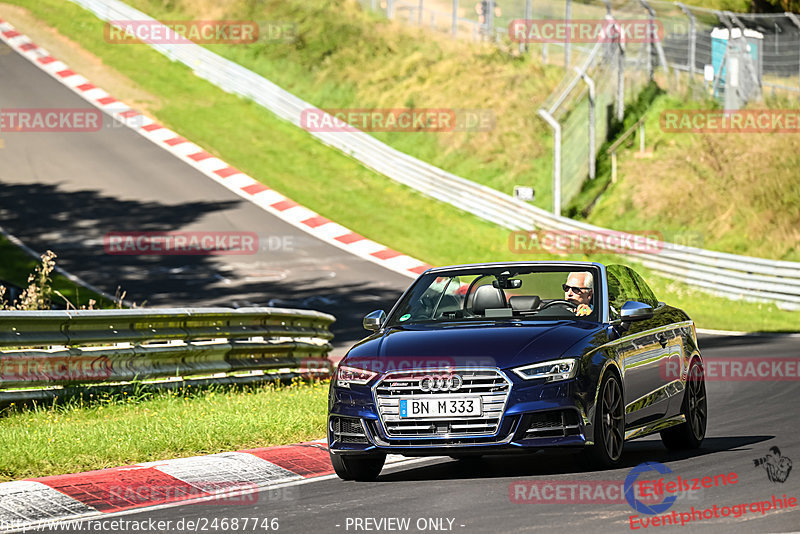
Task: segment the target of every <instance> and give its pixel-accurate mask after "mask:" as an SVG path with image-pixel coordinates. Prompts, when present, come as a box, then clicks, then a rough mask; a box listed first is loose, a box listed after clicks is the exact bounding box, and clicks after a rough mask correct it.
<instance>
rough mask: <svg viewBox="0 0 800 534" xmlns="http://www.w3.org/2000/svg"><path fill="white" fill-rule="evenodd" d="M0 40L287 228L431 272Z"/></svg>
mask: <svg viewBox="0 0 800 534" xmlns="http://www.w3.org/2000/svg"><path fill="white" fill-rule="evenodd" d="M0 40H2V41H3V42H5V43H6V44H8V46H10V47H11V48H13V49H14V50H16V51H17V52H19V53H20V54H21V55H22V56H23V57H25V58H27V59H28V60H30V61H31V62H32V63H33V64H35V65H36V66H37V67H39V68H41V69H42V70H44V71H45V72H47V73H48V74H50V75H51V76H52V77H53V78H55V79H56V80H58V81H59V82H61V83H62V84H63V85H65V86H67V87H69V88H70V89H72V91H74V92H75V93H77V94H78V95H80V96H81V97H82V98H84V99H85V100H86V101H88V102H89V103H91V104H92V105H94V106H95V107H97V108H99V109H100V110H102V111H103V112H105V113H107V114H108V115H110V116H111V117H113V118H114V119H116V120H117V121H119V122H120V123H122V124H124V125H126V126H127V127H129V128H131V129H132V130H134V131H136V132H138V133H139V134H141V135H142V136H144V137H145V138H147V139H149V140H150V141H152V142H153V143H155V144H156V145H158V146H160V147H161V148H163V149H165V150H167V151H168V152H170V153H172V154H173V155H174V156H176V157H177V158H179V159H181V160H182V161H184V162H185V163H187V164H189V165H191V166H192V167H194V168H195V169H197V170H198V171H200V172H201V173H203V174H204V175H206V176H208V177H209V178H211V179H212V180H214V181H216V182H218V183H220V184H222V185H223V186H224V187H226V188H228V189H229V190H231V191H233V192H234V193H236V194H237V195H239V196H240V197H242V198H244V199H247V200H248V201H250V202H253V203H254V204H256V205H257V206H259V207H261V208H262V209H264V210H266V211H268V212H269V213H271V214H273V215H275V216H277V217H279V218H280V219H282V220H284V221H286V222H287V223H289V224H291V225H293V226H295V227H297V228H299V229H301V230H303V231H305V232H307V233H309V234H311V235H313V236H314V237H316V238H318V239H321V240H323V241H325V242H327V243H330V244H331V245H334V246H336V247H338V248H340V249H342V250H346V251H348V252H350V253H352V254H354V255H356V256H358V257H360V258H363V259H366V260H369V261H372V262H374V263H377V264H378V265H382V266H384V267H386V268H387V269H391V270H393V271H396V272H398V273H401V274H404V275H406V276H409V277H411V278H416V277H417V276H418V275H419V274H421V273H422V272H423V271H425V270H426V269H428V268H430V267H431V265H428V264H426V263H424V262H422V261H420V260H418V259H415V258H412V257H410V256H407V255H405V254H402V253H400V252H398V251H396V250H393V249H390V248H388V247H386V246H384V245H381V244H380V243H376V242H375V241H372V240H370V239H367V238H365V237H364V236H362V235H359V234H357V233H355V232H353V231H351V230H349V229H347V228H345V227H344V226H342V225H340V224H337V223H335V222H333V221H331V220H330V219H327V218H325V217H323V216H321V215H319V214H317V213H315V212H313V211H311V210H310V209H308V208H305V207H303V206H301V205H300V204H298V203H297V202H294V201H293V200H291V199H289V198H287V197H285V196H283V195H282V194H280V193H278V192H277V191H275V190H274V189H270V188H269V187H267V186H266V185H264V184H262V183H261V182H258V181H256V180H254V179H253V178H251V177H250V176H248V175H246V174H244V173H243V172H241V171H240V170H238V169H236V168H235V167H232V166H230V165H228V164H227V163H226V162H224V161H223V160H221V159H220V158H217V157H215V156H212V155H211V154H209V153H208V152H206V151H205V150H203V149H202V148H200V147H199V146H198V145H196V144H194V143H192V142H191V141H189V140H188V139H186V138H184V137H181V136H180V135H178V134H177V133H175V132H173V131H172V130H170V129H168V128H165V127H164V126H162V125H161V124H159V123H158V122H156V121H154V120H153V119H151V118H150V117H147V116H146V115H143V114H142V113H141V112H139V111H137V110H135V109H133V108H131V107H130V106H128V105H127V104H125V103H124V102H121V101H119V100H117V99H116V98H114V97H113V96H111V95H109V94H108V93H107V92H106V91H104V90H103V89H101V88H99V87H97V86H95V85H93V84H92V83H90V82H89V80H87V79H86V78H85V77H83V76H81V75H80V74H78V73H76V72H75V71H73V70H71V69H70V68H69V67H68V66H67V65H66V64H65V63H63V62H62V61H59V60H58V59H56V58H54V57H53V56H51V55H50V53H49V52H47V50H45V49H43V48H41V47H39V46H38V45H36V44H35V43H33V41H31V39H30V38H28V37H27V36H26V35H23V34H21V33H19V32H18V31H16V30H15V29H14V27H13V26H12V25H11V24H9V23H8V22H6V21H4V20H2V19H0Z"/></svg>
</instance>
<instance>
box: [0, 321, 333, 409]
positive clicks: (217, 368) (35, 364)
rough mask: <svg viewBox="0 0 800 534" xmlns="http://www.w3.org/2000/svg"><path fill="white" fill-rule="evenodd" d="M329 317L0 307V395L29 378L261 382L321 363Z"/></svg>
mask: <svg viewBox="0 0 800 534" xmlns="http://www.w3.org/2000/svg"><path fill="white" fill-rule="evenodd" d="M334 321H335V318H334V317H333V316H332V315H328V314H325V313H321V312H317V311H310V310H290V309H282V308H240V309H228V308H174V309H173V308H163V309H133V310H127V309H126V310H77V311H0V404H3V403H7V402H11V401H14V400H20V399H30V398H42V395H41V391H36V390H34V389H31V388H39V390H41V389H42V388H52V387H54V386H62V387H65V386H75V385H96V384H125V383H130V382H132V381H140V382H141V381H154V380H162V381H163V380H164V379H168V380H167V381H168V382H169V383H171V384H172V385H176V383H186V382H190V383H197V382H198V381H202V382H203V383H226V382H231V381H236V380H232V379H239V380H238V381H240V382H242V381H244V382H258V381H266V380H270V379H271V378H272V376H271V373H268V372H267V371H274V370H281V369H285V370H292V369H294V370H297V369H300V368H303V367H305V369H306V370H307V372H308V368H309V362H308V361H305V360H307V359H318V360H319V365H315V366H313V367H315V368H317V369H321V368H325V363H326V362H327V360H325V358H326V356H327V354H328V352H330V350H331V345H330V343H328V340H330V339H331V338H333V334H331V332H330V330H329V327H330V324H331V323H333V322H334ZM311 371H312V372H313V369H311ZM296 375H297V373H295V374H294V376H296ZM280 376H281V377H282V378H285V377H286V376H288V375H287V374H286V373H283V374H281V375H280ZM21 388H24V389H21ZM13 389H17V390H18V391H10V390H13ZM50 396H52V395H50Z"/></svg>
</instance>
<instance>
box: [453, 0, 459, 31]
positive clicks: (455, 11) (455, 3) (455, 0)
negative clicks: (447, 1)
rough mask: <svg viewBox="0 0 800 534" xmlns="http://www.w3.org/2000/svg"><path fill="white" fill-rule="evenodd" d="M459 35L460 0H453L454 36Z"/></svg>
mask: <svg viewBox="0 0 800 534" xmlns="http://www.w3.org/2000/svg"><path fill="white" fill-rule="evenodd" d="M457 35H458V0H453V37H456V36H457Z"/></svg>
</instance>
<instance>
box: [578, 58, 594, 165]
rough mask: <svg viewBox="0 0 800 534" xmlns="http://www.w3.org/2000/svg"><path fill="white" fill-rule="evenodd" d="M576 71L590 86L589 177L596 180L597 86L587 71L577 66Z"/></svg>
mask: <svg viewBox="0 0 800 534" xmlns="http://www.w3.org/2000/svg"><path fill="white" fill-rule="evenodd" d="M575 72H577V73H578V76H580V77H581V80H583V81H584V82H585V83H586V85H587V87H589V179H590V180H594V178H595V175H596V172H595V165H596V154H595V124H594V106H595V96H596V94H595V86H594V80H592V79H591V78H590V77H589V75H588V74H586V72H585V71H582V70H581V69H579V68H578V67H575Z"/></svg>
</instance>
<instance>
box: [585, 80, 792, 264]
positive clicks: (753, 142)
mask: <svg viewBox="0 0 800 534" xmlns="http://www.w3.org/2000/svg"><path fill="white" fill-rule="evenodd" d="M769 105H770V106H771V107H772V108H775V109H793V108H796V104H789V103H786V102H782V101H780V100H773V101H770V102H769ZM712 106H713V107H716V106H717V104H716V103H715V102H693V103H686V102H684V101H683V100H680V99H678V98H676V97H674V96H669V95H665V94H661V95H659V96H656V97H655V100H654V101H653V104H652V105H651V107H650V108H649V109H648V111H647V112H646V114H645V116H646V120H645V131H646V134H645V138H646V144H647V148H648V149H649V150H652V158H637V157H636V152H638V150H639V148H638V139H636V141H635V142H632V143H631V144H632V145H633V146H631V147H630V148H628V149H626V150H623V151H621V152H620V154H619V179H618V181H617V183H616V184H609V185H608V189H607V190H606V191H605V193H604V194H603V195H602V196H601V197H600V199H599V200H598V202H597V203H596V204H595V205H594V206H593V208H592V210H591V212H590V213H589V215H588V217H587V220H588V222H591V223H593V224H597V225H600V226H606V227H612V228H615V229H620V230H643V229H653V230H658V231H660V232H662V233H663V235H664V236H665V239H667V240H670V241H676V242H681V239H682V238H683V237H686V236H689V237H692V238H693V239H692V240H691V241H693V242H691V241H683V242H685V243H687V244H691V245H693V246H698V247H701V248H708V249H711V250H717V251H721V252H731V253H734V254H745V255H750V256H760V257H765V258H774V259H781V260H789V261H800V180H798V179H797V169H798V167H800V138H798V136H797V135H796V134H769V133H747V134H692V133H672V132H664V131H663V130H662V129H661V125H660V122H659V121H660V117H661V114H662V112H664V111H667V110H693V109H709V108H712ZM751 107H752V108H754V109H763V108H764V107H765V106H764V105H763V104H760V105H759V104H753V105H751ZM712 109H713V108H712ZM609 173H610V171H608V172H607V173H606V174H605V175H604V176H600V177H598V180H600V181H603V180H607V179H608V177H609ZM643 207H646V209H642V208H643ZM697 238H699V239H697Z"/></svg>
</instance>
